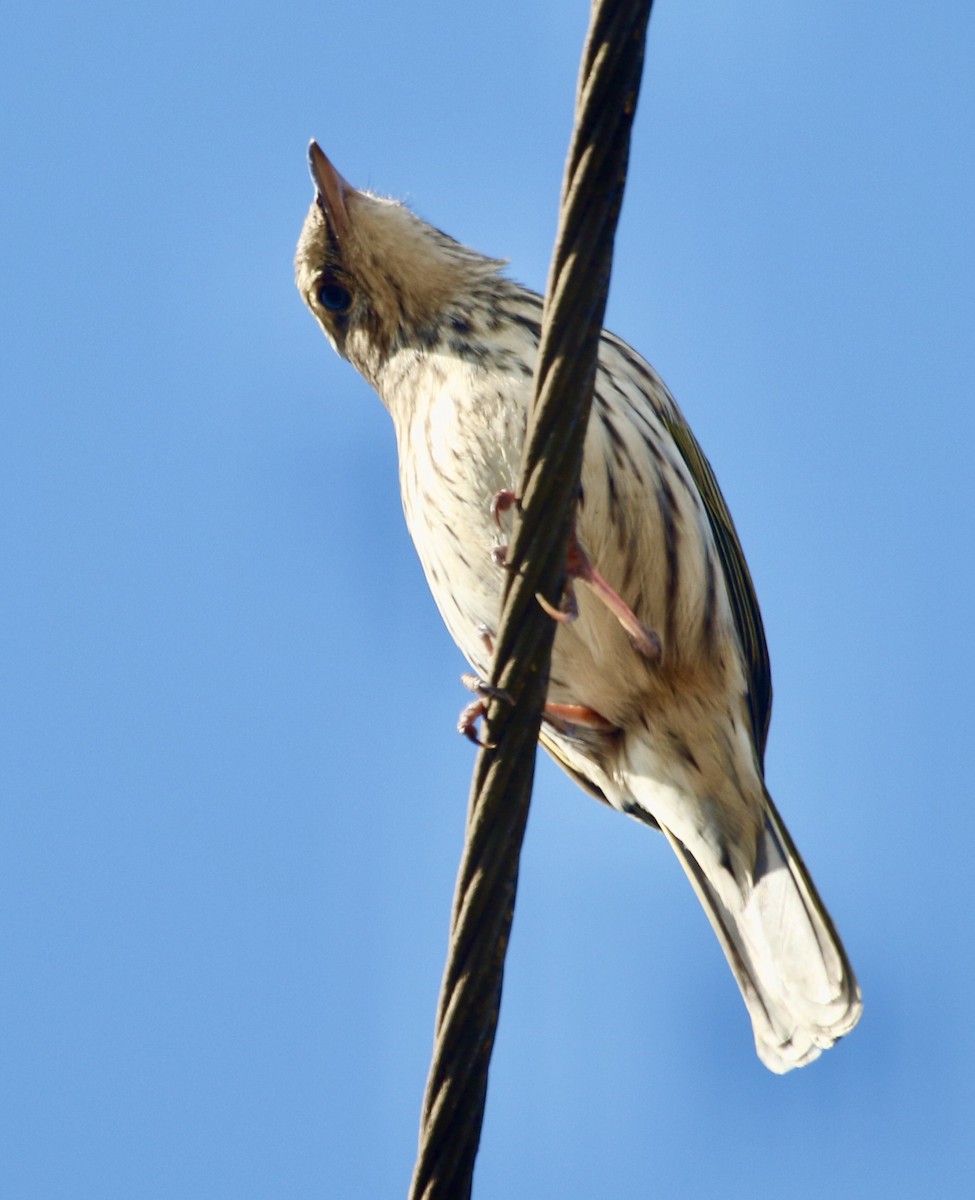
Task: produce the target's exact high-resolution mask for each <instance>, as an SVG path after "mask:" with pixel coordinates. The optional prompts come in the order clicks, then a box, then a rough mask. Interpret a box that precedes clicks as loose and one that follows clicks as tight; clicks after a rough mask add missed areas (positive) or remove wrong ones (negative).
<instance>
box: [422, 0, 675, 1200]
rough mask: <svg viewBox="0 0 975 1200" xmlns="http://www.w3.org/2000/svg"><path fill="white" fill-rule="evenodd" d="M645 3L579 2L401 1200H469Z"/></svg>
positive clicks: (639, 57)
mask: <svg viewBox="0 0 975 1200" xmlns="http://www.w3.org/2000/svg"><path fill="white" fill-rule="evenodd" d="M651 4H652V0H594V3H593V6H592V13H591V18H590V26H589V34H588V37H587V41H586V46H585V49H584V51H583V57H582V66H581V70H580V77H579V86H578V93H577V97H576V117H575V128H574V131H573V136H572V142H571V144H570V147H569V154H568V159H567V164H566V171H565V177H564V180H563V185H562V199H561V205H560V214H559V231H558V234H557V237H556V245H555V252H554V255H553V259H552V266H551V269H550V272H549V281H548V288H547V292H546V297H545V310H544V319H543V326H542V335H541V344H540V347H539V358H538V365H537V368H536V372H535V392H534V399H533V403H532V409H531V413H530V416H529V424H528V436H527V439H526V444H525V452H524V455H523V459H522V465H521V480H520V484H519V489H518V495H519V496H520V498H521V504H520V512H519V513H516V516H515V522H514V530H513V535H512V540H511V544H510V546H509V548H508V559H507V563H508V567H509V571H508V574H507V581H506V586H505V593H504V599H503V608H502V617H501V624H500V628H499V630H498V635H497V639H496V644H495V650H494V664H493V670H492V678H491V683H492V684H493V685H495V686H497V687H501V688H504V689H505V690H506V691H508V692H509V693H510V694H511V696H513V697H514V703H513V704H510V705H509V704H505V703H499V702H498V701H496V700H495V701H492V702H491V704H490V707H489V711H488V714H487V718H486V721H485V733H486V739H485V740H486V741H487V742H488V743H489V744H490V746H492V747H494V748H490V749H482V750H481V752H480V753H479V755H478V757H477V761H476V763H475V766H474V775H473V780H472V784H471V797H470V804H469V809H468V820H467V838H466V844H465V847H464V853H463V857H462V861H461V864H460V869H459V872H458V878H457V887H456V892H455V896H454V904H453V911H452V914H451V930H450V945H449V951H448V959H447V964H446V967H445V970H444V979H443V984H442V988H441V994H440V1002H439V1006H438V1011H437V1021H436V1030H435V1039H434V1053H433V1061H432V1063H431V1066H430V1073H429V1077H428V1080H427V1088H426V1094H425V1096H424V1101H423V1114H422V1120H421V1129H420V1146H419V1152H418V1156H417V1161H416V1166H415V1169H414V1174H413V1181H412V1186H411V1189H410V1197H411V1200H466V1198H467V1197H469V1196H470V1194H471V1186H472V1178H473V1172H474V1159H475V1156H476V1154H477V1147H478V1142H479V1140H480V1131H481V1122H482V1118H483V1115H484V1104H485V1097H486V1094H487V1075H488V1066H489V1063H490V1057H491V1051H492V1048H493V1045H494V1036H495V1031H496V1029H497V1020H498V1012H499V1008H500V1002H501V985H502V977H503V973H504V958H505V952H506V950H507V943H508V936H509V933H510V930H511V921H512V916H513V913H514V902H515V892H516V888H517V881H518V863H519V857H520V853H521V845H522V839H523V836H524V830H525V823H526V821H527V818H528V806H529V802H530V799H531V788H532V780H533V777H534V769H535V752H536V745H537V741H538V732H539V727H540V723H541V711H542V707H543V704H544V701H545V693H546V689H547V684H548V672H549V662H550V658H551V651H552V642H553V640H554V637H555V623H554V622H553V621H552V620H551V618H549V617H548V616H546V615H545V614H544V613H543V611H542V610H541V608H540V606H539V604H538V602H537V600H536V595H537V594H541V595H544V596H546V597H548V598H549V600H550V601H551V602H552V603H555V604H557V603H558V600H559V598H560V596H561V594H562V588H563V584H564V579H565V562H566V549H567V544H568V537H569V532H570V528H571V524H572V520H573V514H574V512H575V504H576V499H577V494H578V488H579V474H580V470H581V465H582V447H583V439H584V436H585V430H586V426H587V423H588V418H589V408H590V405H591V402H592V392H593V383H594V379H595V372H596V356H597V349H598V342H599V334H600V331H601V329H602V324H603V313H604V311H605V307H606V294H607V290H608V286H609V276H610V268H611V264H612V254H613V239H614V236H615V232H616V224H617V220H618V217H619V210H620V205H621V203H622V198H623V188H624V184H625V180H626V168H627V162H628V158H629V146H630V129H631V126H632V122H633V116H634V112H635V109H636V102H637V96H638V94H639V88H640V78H641V74H642V67H643V51H644V43H645V39H646V27H647V21H648V20H649V16H650V9H651Z"/></svg>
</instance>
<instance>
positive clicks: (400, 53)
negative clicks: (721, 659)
mask: <svg viewBox="0 0 975 1200" xmlns="http://www.w3.org/2000/svg"><path fill="white" fill-rule="evenodd" d="M587 15H588V14H587V9H586V7H585V5H584V4H583V3H576V4H574V5H569V6H567V5H565V4H564V3H556V2H555V0H549V2H547V3H539V4H531V3H524V0H521V2H519V3H517V4H515V3H510V2H509V0H500V2H498V3H495V4H491V5H471V6H464V5H445V4H432V3H421V4H418V5H402V4H393V3H388V2H381V3H375V4H369V3H357V4H348V3H347V4H341V5H330V4H327V3H326V4H321V3H315V4H311V3H308V4H302V3H300V2H298V0H282V3H279V4H276V5H273V6H270V7H269V6H266V5H255V4H246V3H245V4H244V5H231V4H226V3H212V4H204V5H202V6H201V5H199V4H195V3H194V4H190V3H174V4H170V5H164V6H161V7H156V8H146V7H145V6H142V5H133V4H129V3H118V2H115V3H101V4H96V5H94V6H80V5H66V4H61V3H53V4H52V3H45V2H44V0H40V2H37V0H34V2H32V3H31V4H27V3H25V2H24V0H11V2H10V3H8V5H7V6H6V8H5V12H4V33H3V38H2V42H0V145H2V147H3V151H2V161H3V179H4V186H3V188H2V191H0V219H2V228H3V238H2V241H0V264H2V265H0V269H2V279H3V287H2V289H0V328H2V348H0V373H2V374H0V386H2V395H0V492H2V495H0V539H2V545H0V563H2V578H0V587H2V605H3V614H2V625H0V638H2V656H0V679H2V683H0V687H2V712H0V775H2V777H0V782H2V793H3V794H2V805H0V858H2V863H0V904H2V906H0V943H2V945H0V964H2V967H0V1076H2V1085H0V1106H2V1112H0V1141H2V1142H3V1143H4V1147H3V1150H2V1153H0V1194H2V1195H3V1196H4V1197H9V1198H10V1200H75V1198H83V1200H89V1198H92V1200H114V1198H115V1197H119V1198H124V1200H130V1198H134V1200H143V1198H146V1200H157V1198H159V1200H162V1198H176V1197H178V1198H179V1200H186V1198H196V1197H200V1198H205V1200H211V1198H213V1197H228V1198H233V1200H267V1198H274V1200H276V1198H278V1197H285V1198H287V1200H303V1198H305V1197H308V1198H309V1200H310V1198H312V1197H336V1198H338V1197H343V1198H344V1197H365V1198H367V1200H373V1198H378V1197H386V1196H401V1195H404V1194H405V1190H406V1186H407V1180H408V1178H409V1174H410V1170H411V1166H412V1161H413V1154H414V1149H415V1139H416V1128H417V1120H418V1113H419V1107H420V1099H421V1095H422V1089H423V1083H424V1077H425V1073H426V1067H427V1062H428V1058H429V1051H430V1042H431V1032H432V1023H433V1013H434V1006H435V1000H436V994H437V989H438V986H439V979H440V972H441V967H442V963H443V955H444V948H445V940H446V930H447V918H448V911H449V905H450V899H451V892H452V888H453V879H454V874H455V870H456V864H457V859H458V856H459V852H460V846H461V841H462V834H463V820H464V809H465V805H466V797H467V787H468V780H469V773H470V767H471V763H472V754H471V748H470V747H469V746H468V745H467V744H466V743H465V742H464V741H463V740H462V739H460V738H458V737H457V735H456V734H455V733H454V732H453V723H454V720H455V717H456V714H457V712H458V710H459V708H460V707H461V706H462V704H463V703H464V702H465V700H466V698H467V697H466V693H465V692H464V691H463V689H462V688H461V686H460V684H459V682H458V675H459V673H460V672H461V670H462V669H463V664H462V661H461V659H460V657H459V655H458V653H457V652H456V651H455V650H454V648H453V646H452V644H451V643H450V641H449V638H448V636H447V634H446V633H445V631H444V630H443V629H442V628H441V625H440V622H439V618H438V616H437V614H436V611H435V609H434V606H433V603H432V601H431V600H430V598H429V597H428V595H427V592H426V588H425V585H424V583H423V580H422V577H421V574H420V571H419V568H418V566H417V563H416V561H415V559H414V554H413V550H412V547H411V546H410V544H409V542H408V539H407V536H406V532H405V529H404V526H403V522H402V517H401V513H400V508H399V495H398V488H397V482H396V468H395V455H394V446H393V439H392V429H391V426H390V423H389V420H388V417H387V415H386V413H385V412H384V411H383V409H382V407H381V406H380V404H379V402H378V400H377V399H376V398H375V397H374V396H373V395H372V393H371V392H370V391H369V390H368V389H367V387H366V386H365V385H364V384H363V383H362V382H361V381H360V380H359V379H358V377H357V376H356V375H355V374H354V372H353V371H352V370H351V368H349V367H348V366H347V365H346V364H344V363H342V362H341V361H340V360H338V359H337V358H336V357H335V356H334V355H333V354H332V352H331V350H330V349H329V347H328V346H327V344H326V342H325V341H324V339H323V338H322V337H321V335H320V333H319V332H318V330H317V327H316V326H315V325H314V323H313V321H312V320H311V318H310V316H309V315H308V314H307V312H306V311H305V310H304V309H303V307H302V305H301V303H300V302H299V299H298V296H297V293H296V292H295V291H294V288H293V284H292V278H291V260H292V254H293V249H294V243H295V241H296V238H297V235H298V230H299V227H300V224H301V221H302V218H303V214H304V211H305V209H306V206H307V204H308V202H309V200H310V195H311V190H310V184H309V181H308V176H307V172H306V167H305V147H306V144H307V142H308V139H309V138H310V137H312V136H314V137H316V138H318V139H319V140H320V142H321V144H322V145H323V147H324V148H325V149H326V151H327V152H328V154H329V155H331V156H332V158H333V159H334V161H335V163H336V164H337V165H338V167H339V168H340V170H341V171H342V172H343V173H344V174H345V175H346V176H347V177H348V178H349V179H350V180H351V181H353V182H354V183H358V184H360V185H364V186H369V187H372V188H374V189H377V190H381V191H385V192H388V193H390V194H394V195H401V196H406V197H408V198H409V199H410V200H411V202H412V203H413V204H414V205H415V207H416V208H417V209H418V210H419V211H420V212H421V213H422V214H423V215H424V216H426V217H427V218H429V219H430V220H432V221H433V222H434V223H436V224H438V225H440V226H441V227H442V228H444V229H447V230H449V231H450V232H452V233H453V234H455V235H456V236H458V237H459V238H461V239H463V240H465V241H467V242H469V243H471V244H472V245H475V246H477V247H478V248H479V249H482V250H484V251H485V252H488V253H492V254H496V255H502V256H506V257H509V258H510V259H511V261H512V271H513V272H514V273H515V274H516V275H517V276H518V277H519V278H520V279H522V280H523V281H524V282H526V283H529V284H532V285H534V286H536V287H541V286H542V285H543V283H544V279H545V273H546V269H547V264H548V259H549V254H550V250H551V241H552V236H553V233H554V225H555V213H556V205H557V198H558V188H559V182H560V177H561V169H562V161H563V156H564V152H565V147H566V141H567V137H568V132H569V127H570V121H571V110H572V99H573V90H574V83H575V76H576V70H577V64H578V59H579V52H580V48H581V41H582V36H583V32H584V29H585V25H586V20H587ZM973 35H975V18H973V16H972V11H971V8H970V6H968V5H963V4H961V3H958V2H949V3H946V4H941V5H936V6H932V7H930V8H928V9H925V10H923V11H922V10H919V9H918V8H917V7H916V6H910V5H882V4H876V3H875V4H869V5H848V4H843V3H839V2H836V0H833V2H827V3H824V4H818V5H809V4H802V5H800V4H795V3H784V2H783V0H765V2H760V0H756V2H752V3H744V4H736V5H731V4H723V3H713V2H712V3H704V2H703V0H697V2H692V3H677V2H676V0H660V2H659V4H658V6H657V11H656V12H655V14H654V17H653V20H652V22H651V29H650V52H649V60H648V69H647V76H646V80H645V86H644V91H643V96H642V100H641V106H640V111H639V114H638V120H637V125H636V130H635V135H634V144H633V157H632V170H631V179H630V185H629V190H628V193H627V199H626V205H625V211H624V214H623V221H622V225H621V229H620V234H619V239H618V252H617V268H616V272H615V275H614V279H613V290H612V296H611V300H610V306H609V323H610V324H611V326H612V327H613V328H614V329H615V330H616V331H618V332H619V333H621V334H622V335H623V336H625V337H626V338H627V339H628V340H629V341H631V342H632V343H633V344H634V345H636V346H637V347H638V348H639V349H640V350H641V351H642V352H643V353H644V354H646V355H647V357H649V358H650V359H651V360H652V361H653V362H654V364H655V365H656V366H657V368H658V369H659V370H660V371H661V373H662V374H663V375H664V377H665V379H667V381H668V382H669V384H670V386H671V388H672V389H673V391H674V392H675V394H676V395H677V397H678V398H679V400H680V402H681V404H682V405H683V407H684V409H685V411H686V413H687V414H688V416H689V418H690V419H691V421H692V423H693V425H694V428H695V430H696V432H697V434H698V436H699V437H700V439H701V441H702V443H703V444H704V446H705V448H706V450H707V451H708V453H709V455H710V457H711V459H712V461H713V463H714V465H715V468H716V470H717V472H718V475H719V477H720V479H721V482H722V485H723V487H724V489H725V492H726V494H727V496H728V499H729V502H730V504H731V507H732V510H733V512H734V514H735V517H736V520H737V522H738V526H739V530H740V532H741V535H742V539H743V541H744V544H745V548H746V551H747V553H748V556H749V560H750V563H751V567H752V571H753V574H754V576H755V580H756V583H757V587H758V591H759V595H760V598H761V601H762V605H763V610H764V614H765V620H766V624H767V629H768V636H769V642H770V646H771V652H772V663H773V670H774V677H775V685H776V704H775V714H774V718H773V722H772V732H771V742H770V750H769V760H768V772H769V781H770V786H771V788H772V791H773V793H774V795H775V797H776V798H777V800H778V802H779V805H780V807H781V808H782V810H783V812H784V814H785V816H786V818H787V820H788V823H789V825H790V827H791V829H792V831H793V833H794V835H795V837H796V839H797V841H798V843H799V845H800V847H801V849H802V851H803V853H804V855H805V857H806V859H807V862H808V863H809V865H810V867H811V869H812V871H813V874H814V876H815V878H816V880H817V882H818V883H819V886H820V888H821V890H822V891H823V893H824V895H825V897H826V899H827V902H828V903H829V905H830V907H831V908H832V910H833V913H834V915H835V917H836V920H837V922H838V924H839V926H840V928H841V930H842V932H843V935H844V937H845V939H846V942H847V945H848V947H849V950H850V954H851V956H852V958H853V960H854V963H855V965H856V967H857V970H858V972H859V975H860V978H861V982H862V984H863V989H864V996H865V1002H866V1011H865V1015H864V1019H863V1022H862V1024H861V1026H860V1028H859V1029H858V1030H857V1031H856V1033H855V1034H854V1035H852V1036H851V1037H850V1038H848V1039H847V1040H846V1041H845V1042H844V1043H843V1044H841V1045H840V1046H839V1048H838V1049H836V1050H835V1051H833V1052H831V1053H830V1054H829V1055H827V1056H826V1057H825V1058H824V1059H823V1060H821V1061H820V1062H819V1063H817V1064H815V1065H814V1066H812V1067H810V1068H808V1069H806V1070H804V1071H802V1072H799V1073H796V1074H793V1075H792V1076H789V1077H787V1078H784V1079H781V1078H776V1077H773V1076H772V1075H770V1074H768V1073H767V1072H766V1071H765V1070H764V1069H763V1068H762V1067H761V1066H760V1065H759V1063H758V1061H757V1059H756V1058H755V1055H754V1052H753V1048H752V1040H751V1034H750V1032H749V1028H748V1022H747V1019H746V1016H745V1012H744V1009H743V1007H742V1005H741V1003H740V1002H739V1000H738V997H737V994H736V992H735V989H734V985H733V983H732V981H731V977H730V975H729V973H728V971H727V968H726V967H725V964H724V962H723V959H722V956H721V954H720V951H719V950H718V947H717V944H716V942H715V940H714V938H713V936H712V935H711V933H710V930H709V929H708V927H707V924H706V922H705V920H704V918H703V917H702V915H701V913H700V911H699V908H698V905H697V902H696V900H695V899H694V897H693V895H692V893H691V890H690V888H689V887H688V886H687V884H686V882H685V880H684V879H683V877H682V875H681V872H680V870H679V868H678V867H677V865H676V863H675V862H674V861H673V859H672V856H671V855H670V853H669V851H668V849H667V847H666V846H665V845H664V844H663V840H662V839H661V838H660V837H658V836H655V835H654V834H652V833H650V832H648V831H646V830H644V829H641V828H640V827H639V826H637V825H636V824H634V823H633V822H630V821H627V820H625V819H624V818H622V817H619V816H616V815H614V814H613V813H610V812H607V811H606V810H604V809H603V808H601V807H600V806H599V805H597V804H596V803H595V802H593V801H592V800H590V799H588V798H587V797H586V796H584V795H583V794H582V793H581V792H579V791H578V790H576V789H575V788H574V787H573V785H572V784H571V783H570V782H569V781H568V780H567V779H565V778H563V777H562V776H561V775H560V774H559V773H558V772H557V771H556V769H555V768H554V767H552V766H550V765H549V764H548V763H547V762H542V763H541V764H540V769H539V778H538V786H537V789H536V798H535V803H534V807H533V811H532V815H531V820H530V825H529V830H528V839H527V845H526V850H525V857H524V865H523V872H522V887H521V893H520V896H519V904H518V912H517V916H516V923H515V932H514V938H513V942H512V945H511V952H510V956H509V965H508V974H507V981H506V991H505V998H504V1008H503V1013H502V1024H501V1030H500V1035H499V1039H498V1045H497V1049H496V1053H495V1058H494V1064H493V1068H492V1076H491V1086H490V1093H489V1100H488V1113H487V1120H486V1124H485V1128H484V1137H483V1148H482V1152H481V1156H480V1160H479V1167H478V1175H477V1178H476V1195H477V1196H479V1197H482V1198H489V1197H512V1198H514V1200H521V1198H522V1197H524V1198H526V1200H582V1198H586V1200H588V1198H590V1197H593V1196H597V1195H598V1196H611V1197H613V1198H614V1200H616V1198H632V1200H642V1198H643V1197H647V1196H678V1197H698V1196H700V1197H712V1196H721V1197H724V1198H725V1200H736V1198H739V1197H741V1198H744V1197H748V1198H749V1200H752V1198H754V1197H755V1196H764V1195H769V1196H773V1195H774V1196H777V1197H786V1198H789V1200H791V1198H793V1197H794V1198H803V1200H804V1198H807V1197H809V1198H811V1197H817V1198H818V1197H822V1196H824V1195H829V1196H831V1197H836V1198H840V1200H846V1198H854V1197H863V1196H883V1197H884V1198H885V1200H892V1198H894V1200H899V1198H901V1197H903V1198H911V1200H914V1198H916V1197H918V1196H921V1195H939V1196H961V1195H967V1194H970V1188H971V1186H972V1184H971V1179H972V1174H973V1171H975V1152H973V1145H975V1139H973V1137H972V1128H973V1122H975V1105H973V1101H975V1094H973V1093H975V1034H973V1028H972V1014H971V1007H972V996H973V994H975V967H973V955H975V951H973V915H975V914H973V902H972V844H973V840H975V819H973V808H975V805H973V784H972V763H973V759H975V753H973V734H972V724H973V715H975V713H973V701H972V678H973V674H975V661H973V651H972V629H973V623H975V619H973V607H975V605H973V600H975V596H973V592H975V588H973V565H972V517H973V512H975V486H973V482H972V477H973V466H972V457H973V446H975V428H973V424H975V422H973V417H972V390H973V379H975V352H973V339H972V330H973V326H975V311H973V309H975V303H973V291H975V286H973V277H975V254H973V235H972V214H973V211H975V154H973V118H972V113H973V111H975V72H973V70H972V61H973V57H975V36H973Z"/></svg>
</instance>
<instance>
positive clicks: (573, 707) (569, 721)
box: [542, 704, 618, 733]
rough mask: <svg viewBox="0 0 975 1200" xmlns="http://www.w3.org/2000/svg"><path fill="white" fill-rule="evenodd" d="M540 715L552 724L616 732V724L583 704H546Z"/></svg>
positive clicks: (599, 731) (600, 731)
mask: <svg viewBox="0 0 975 1200" xmlns="http://www.w3.org/2000/svg"><path fill="white" fill-rule="evenodd" d="M542 716H543V717H544V719H545V720H546V721H549V722H551V723H552V724H553V725H562V726H565V725H569V726H572V725H581V726H583V727H584V728H585V729H592V730H595V731H596V732H597V733H616V732H618V726H616V725H614V724H613V722H612V721H607V719H606V718H605V717H604V716H603V714H602V713H598V712H596V710H595V709H594V708H589V707H588V706H587V705H585V704H546V705H545V709H544V711H543V713H542Z"/></svg>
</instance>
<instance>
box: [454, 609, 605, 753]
mask: <svg viewBox="0 0 975 1200" xmlns="http://www.w3.org/2000/svg"><path fill="white" fill-rule="evenodd" d="M477 632H478V633H479V634H480V635H481V641H482V642H483V643H484V646H485V648H486V649H487V652H488V654H493V653H494V633H493V632H492V631H491V630H490V629H489V628H488V627H487V626H486V625H479V626H478V628H477ZM460 681H461V683H462V684H463V685H464V687H466V688H468V689H469V690H470V691H472V692H473V693H474V695H475V696H477V697H478V699H477V700H474V701H473V702H472V703H471V704H468V705H467V707H466V708H465V709H464V711H463V712H462V713H461V714H460V718H459V720H458V721H457V730H458V732H459V733H462V734H463V735H464V736H465V737H467V738H469V739H470V740H471V741H472V742H474V744H475V745H477V746H485V745H488V743H486V742H482V741H481V739H480V738H479V737H478V736H477V722H478V721H479V720H480V719H481V717H483V716H484V714H485V712H487V702H488V700H492V699H498V700H504V701H505V702H506V703H508V704H510V703H511V702H512V701H511V693H510V692H507V691H505V689H504V688H495V687H491V686H490V684H486V683H485V682H484V681H483V679H481V678H479V677H478V676H477V675H461V677H460ZM542 719H543V720H545V721H551V722H552V723H553V724H555V725H562V726H566V725H568V726H572V725H582V726H584V727H585V728H586V729H594V730H598V731H599V732H600V733H612V732H615V730H616V726H615V725H614V724H613V722H612V721H607V719H606V718H605V717H604V716H603V715H602V713H598V712H596V710H595V709H594V708H589V707H588V705H585V704H546V705H545V707H544V708H543V709H542ZM491 748H492V749H493V747H491Z"/></svg>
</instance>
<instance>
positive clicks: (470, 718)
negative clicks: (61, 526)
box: [457, 631, 514, 750]
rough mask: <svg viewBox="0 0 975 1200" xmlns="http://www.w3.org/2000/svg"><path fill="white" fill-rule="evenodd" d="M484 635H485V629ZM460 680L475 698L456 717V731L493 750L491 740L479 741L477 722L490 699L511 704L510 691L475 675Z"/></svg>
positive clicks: (476, 743)
mask: <svg viewBox="0 0 975 1200" xmlns="http://www.w3.org/2000/svg"><path fill="white" fill-rule="evenodd" d="M485 636H487V631H485ZM460 681H461V683H462V684H463V685H464V687H465V688H467V690H468V691H470V692H473V693H474V695H475V696H476V697H477V699H476V700H473V701H472V702H471V703H470V704H468V705H467V706H466V707H465V708H464V710H463V711H462V712H461V714H460V716H459V717H458V719H457V732H458V733H462V734H463V735H464V737H466V738H468V739H469V740H470V741H472V742H473V743H474V745H475V746H481V747H483V748H484V749H485V750H493V749H494V743H493V742H482V741H481V738H480V736H479V735H478V732H477V723H478V721H479V720H480V719H481V717H483V716H484V714H485V713H486V712H487V708H488V703H489V702H490V701H491V700H503V701H504V703H505V704H513V703H514V701H513V700H512V698H511V693H510V692H507V691H505V689H504V688H499V687H492V686H491V684H489V683H485V682H484V680H483V679H481V678H479V677H478V676H477V675H461V677H460Z"/></svg>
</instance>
